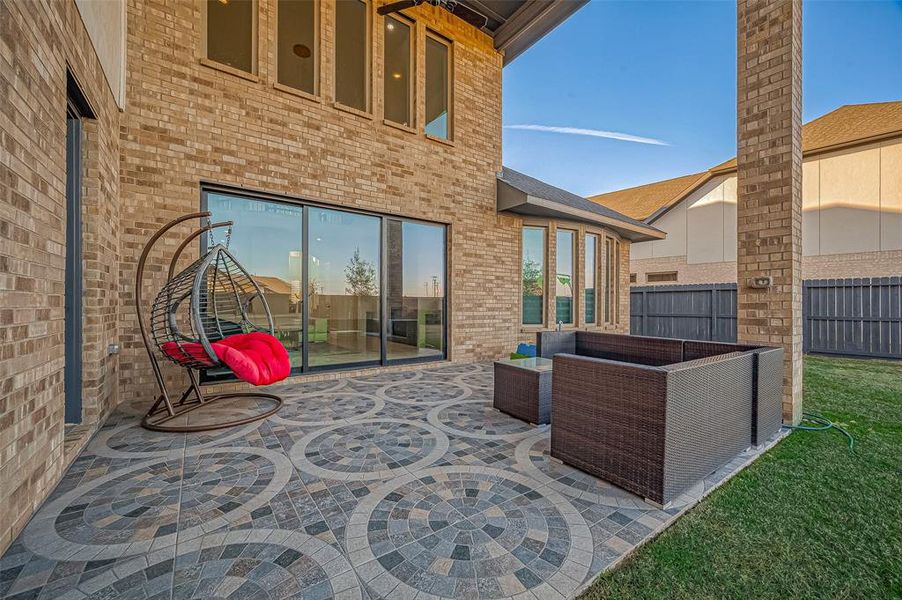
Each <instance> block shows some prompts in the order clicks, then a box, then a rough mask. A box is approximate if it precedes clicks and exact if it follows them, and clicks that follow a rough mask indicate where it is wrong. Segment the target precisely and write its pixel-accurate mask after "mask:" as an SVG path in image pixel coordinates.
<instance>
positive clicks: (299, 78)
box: [217, 0, 319, 94]
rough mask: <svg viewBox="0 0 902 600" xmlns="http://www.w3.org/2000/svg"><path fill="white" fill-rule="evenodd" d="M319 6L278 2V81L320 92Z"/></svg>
mask: <svg viewBox="0 0 902 600" xmlns="http://www.w3.org/2000/svg"><path fill="white" fill-rule="evenodd" d="M218 1H219V0H217V2H218ZM230 2H231V0H230ZM317 7H318V2H317V0H279V5H278V11H279V12H278V21H279V23H278V56H277V60H278V81H279V83H281V84H283V85H287V86H289V87H293V88H295V89H298V90H301V91H304V92H307V93H309V94H315V93H316V73H317V67H318V65H317V60H318V57H319V52H318V48H317V35H316V30H317V26H316V25H317V13H318V11H317Z"/></svg>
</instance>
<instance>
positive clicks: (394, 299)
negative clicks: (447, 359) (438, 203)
mask: <svg viewBox="0 0 902 600" xmlns="http://www.w3.org/2000/svg"><path fill="white" fill-rule="evenodd" d="M387 225H388V240H387V259H386V260H387V261H388V265H387V266H388V294H387V296H388V319H389V320H388V340H387V353H388V358H389V359H390V360H391V359H405V358H420V357H426V356H433V357H436V358H438V357H441V356H443V355H444V352H443V350H444V339H443V338H444V300H445V229H444V227H442V226H439V225H426V224H424V223H413V222H409V221H404V222H402V221H399V220H396V219H389V220H388V223H387Z"/></svg>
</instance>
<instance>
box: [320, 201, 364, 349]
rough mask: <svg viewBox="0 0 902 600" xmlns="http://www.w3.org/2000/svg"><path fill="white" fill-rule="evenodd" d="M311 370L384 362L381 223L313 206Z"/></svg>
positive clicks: (361, 216)
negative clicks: (381, 309)
mask: <svg viewBox="0 0 902 600" xmlns="http://www.w3.org/2000/svg"><path fill="white" fill-rule="evenodd" d="M307 215H308V231H307V235H308V236H309V239H308V251H309V262H308V265H307V297H308V320H307V326H308V336H307V340H308V349H307V365H308V366H309V367H329V366H339V365H349V364H355V363H365V362H378V361H379V360H380V359H381V355H382V352H381V346H382V343H381V333H382V318H381V314H380V293H381V289H380V288H381V285H380V281H381V273H382V271H381V264H380V249H381V232H380V228H381V219H379V218H378V217H371V216H369V215H361V214H355V213H347V212H342V211H337V210H328V209H324V208H314V207H310V208H308V209H307Z"/></svg>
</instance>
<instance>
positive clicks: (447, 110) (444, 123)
mask: <svg viewBox="0 0 902 600" xmlns="http://www.w3.org/2000/svg"><path fill="white" fill-rule="evenodd" d="M426 134H427V135H431V136H433V137H436V138H440V139H443V140H450V139H451V46H450V45H449V44H448V42H446V41H444V40H441V39H439V38H438V37H436V36H435V35H433V34H431V33H430V34H428V35H427V37H426Z"/></svg>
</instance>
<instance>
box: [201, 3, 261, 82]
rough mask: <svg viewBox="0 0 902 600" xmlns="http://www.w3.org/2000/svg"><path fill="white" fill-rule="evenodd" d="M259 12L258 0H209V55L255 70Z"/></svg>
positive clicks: (236, 65) (213, 58)
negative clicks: (256, 3)
mask: <svg viewBox="0 0 902 600" xmlns="http://www.w3.org/2000/svg"><path fill="white" fill-rule="evenodd" d="M256 12H257V11H256V10H255V4H254V0H229V1H228V2H222V0H207V58H209V59H210V60H215V61H216V62H218V63H222V64H224V65H227V66H230V67H234V68H236V69H240V70H241V71H247V72H248V73H253V72H254V70H255V69H254V58H255V56H254V55H255V52H256V39H255V38H256V37H257V36H256V25H257V15H256Z"/></svg>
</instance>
